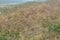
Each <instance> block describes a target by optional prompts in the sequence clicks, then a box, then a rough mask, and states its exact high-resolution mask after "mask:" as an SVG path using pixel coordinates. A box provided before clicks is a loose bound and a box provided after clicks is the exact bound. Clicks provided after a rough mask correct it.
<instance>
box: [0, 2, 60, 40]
mask: <svg viewBox="0 0 60 40" xmlns="http://www.w3.org/2000/svg"><path fill="white" fill-rule="evenodd" d="M3 10H4V11H2V12H3V14H1V15H0V40H60V34H59V33H60V6H59V5H55V6H53V5H51V4H47V3H32V4H30V5H29V4H25V5H21V6H16V7H14V8H7V9H3ZM4 13H6V14H4Z"/></svg>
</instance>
